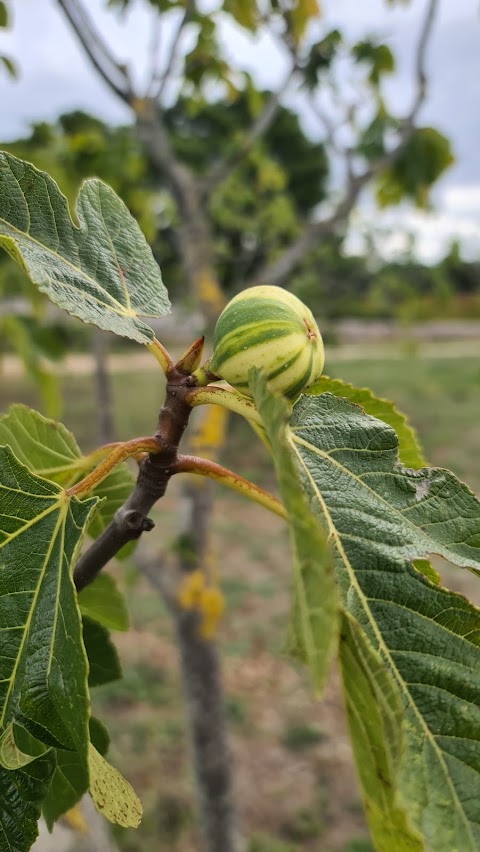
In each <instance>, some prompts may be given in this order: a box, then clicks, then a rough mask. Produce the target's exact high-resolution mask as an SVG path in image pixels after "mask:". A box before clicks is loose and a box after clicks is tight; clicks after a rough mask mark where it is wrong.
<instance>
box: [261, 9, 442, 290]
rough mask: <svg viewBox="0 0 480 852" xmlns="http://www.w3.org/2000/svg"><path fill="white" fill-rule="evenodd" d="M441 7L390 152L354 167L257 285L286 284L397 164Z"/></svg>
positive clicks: (429, 17) (430, 16)
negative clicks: (336, 195) (323, 212)
mask: <svg viewBox="0 0 480 852" xmlns="http://www.w3.org/2000/svg"><path fill="white" fill-rule="evenodd" d="M439 6H440V0H429V2H428V4H427V10H426V13H425V16H424V18H423V22H422V26H421V29H420V35H419V40H418V43H417V51H416V57H415V79H416V92H415V97H414V100H413V104H412V107H411V109H410V111H409V112H408V113H407V115H406V116H405V118H404V119H403V120H402V121H401V122H400V125H399V129H398V132H397V138H396V142H395V143H394V145H393V146H392V148H391V149H390V150H389V151H387V153H386V154H385V155H384V156H383V157H380V158H379V159H378V160H377V161H376V162H375V163H372V165H371V166H370V167H369V168H367V169H365V170H364V171H363V172H361V173H360V174H353V173H352V171H351V168H349V169H347V171H348V173H349V177H348V181H347V185H346V189H345V193H344V195H343V198H342V199H341V200H340V201H339V202H338V204H337V206H336V208H335V209H334V210H333V212H332V213H331V214H330V216H328V217H327V218H325V219H321V220H317V221H310V222H306V223H305V225H304V228H303V231H302V233H301V234H300V236H299V237H298V238H297V239H296V240H295V241H294V242H293V243H292V244H291V245H290V246H288V248H287V249H285V251H284V252H283V253H282V254H281V255H280V256H279V257H278V258H277V259H276V260H274V261H273V263H269V264H267V265H266V266H264V268H263V269H260V270H259V271H258V272H257V273H256V275H255V281H250V282H248V284H247V285H246V286H252V285H253V284H278V285H281V284H284V283H285V281H286V280H287V278H288V276H289V275H290V274H291V272H292V271H293V269H294V268H295V267H296V266H297V264H298V263H299V262H300V261H301V259H302V258H303V256H304V255H305V254H306V253H307V252H308V251H310V250H311V249H312V248H313V247H314V246H315V244H316V243H318V241H319V240H320V239H321V238H322V237H323V236H327V235H330V234H331V233H332V232H335V231H336V229H337V228H338V227H341V226H344V225H345V224H346V222H347V221H348V218H349V216H350V213H351V212H352V210H353V208H354V206H355V204H356V202H357V200H358V197H359V195H360V193H361V191H362V189H363V188H364V187H365V186H366V185H367V184H368V183H369V182H370V181H371V180H372V179H373V178H374V177H375V176H376V175H378V174H379V173H380V172H381V171H382V170H383V169H385V168H387V167H388V166H389V165H391V163H393V162H394V161H395V159H396V157H398V155H399V153H400V152H401V151H402V149H403V148H404V146H405V145H406V144H407V142H408V141H409V139H410V138H411V136H412V134H413V132H414V130H415V122H416V119H417V116H418V113H419V111H420V109H421V107H422V106H423V103H424V101H425V98H426V95H427V73H426V56H427V48H428V44H429V42H430V39H431V36H432V32H433V26H434V23H435V19H436V16H437V13H438V9H439Z"/></svg>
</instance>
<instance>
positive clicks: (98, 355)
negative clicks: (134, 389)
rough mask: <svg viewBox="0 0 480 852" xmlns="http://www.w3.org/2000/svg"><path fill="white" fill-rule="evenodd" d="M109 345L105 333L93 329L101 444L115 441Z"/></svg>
mask: <svg viewBox="0 0 480 852" xmlns="http://www.w3.org/2000/svg"><path fill="white" fill-rule="evenodd" d="M107 354H108V345H107V337H106V334H105V332H103V331H101V330H100V329H99V328H94V329H93V357H94V360H95V388H96V398H97V405H96V411H97V439H98V442H99V443H100V444H108V443H109V442H110V441H113V440H114V435H115V430H114V425H113V400H112V385H111V380H110V375H109V373H108V363H107Z"/></svg>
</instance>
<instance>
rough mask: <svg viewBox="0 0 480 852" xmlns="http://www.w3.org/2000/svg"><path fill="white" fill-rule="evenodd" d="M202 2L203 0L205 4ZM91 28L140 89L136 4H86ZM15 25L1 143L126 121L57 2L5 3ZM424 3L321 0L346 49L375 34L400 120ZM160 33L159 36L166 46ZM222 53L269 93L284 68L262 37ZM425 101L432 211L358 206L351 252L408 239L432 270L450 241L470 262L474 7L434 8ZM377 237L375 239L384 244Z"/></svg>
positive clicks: (469, 2) (2, 86) (476, 100)
mask: <svg viewBox="0 0 480 852" xmlns="http://www.w3.org/2000/svg"><path fill="white" fill-rule="evenodd" d="M206 2H211V0H206ZM84 4H85V6H86V8H87V9H88V11H89V12H90V14H91V15H92V16H93V18H94V20H95V22H96V24H97V25H98V27H99V28H100V29H102V30H103V31H104V32H105V33H106V32H108V40H109V43H110V44H111V45H112V47H113V48H114V50H115V53H116V55H117V56H119V57H120V58H122V59H125V60H127V61H128V62H129V64H130V66H131V67H132V69H135V76H136V79H137V81H138V82H141V81H142V80H144V79H145V70H146V57H147V56H148V45H149V41H150V37H151V26H150V17H149V15H148V12H147V11H146V9H145V7H143V5H142V3H141V2H140V0H139V2H137V3H136V4H134V10H133V11H132V13H131V14H129V15H128V16H127V17H126V18H124V19H120V18H118V17H117V16H113V15H112V14H111V13H107V12H106V11H105V9H104V6H105V4H104V3H103V2H102V0H84ZM11 6H12V7H13V19H14V20H13V27H12V28H11V30H10V31H9V32H3V33H2V32H0V54H1V53H6V54H8V55H9V56H11V57H12V58H13V59H15V61H16V62H17V65H18V68H19V79H18V80H17V81H10V80H8V79H6V77H5V75H4V74H1V76H0V103H1V111H0V138H3V139H4V140H9V139H13V138H15V137H18V136H20V135H22V134H25V133H26V132H28V128H29V125H30V124H31V122H33V121H39V120H53V119H55V117H56V116H57V115H59V114H60V113H61V112H66V111H69V110H72V109H77V108H78V109H84V110H87V111H89V112H92V113H95V114H98V115H100V116H101V117H102V118H103V119H104V120H107V121H111V122H126V121H128V120H129V111H128V109H127V108H126V107H125V106H124V105H123V104H122V103H121V102H120V101H119V100H118V99H116V98H115V96H114V95H113V94H112V93H111V92H110V91H109V90H108V89H107V87H106V86H105V84H104V83H103V82H102V81H101V80H100V79H99V78H98V77H97V75H96V74H95V72H94V71H93V70H92V69H91V68H90V66H89V64H88V62H87V60H86V59H85V58H84V56H83V54H82V52H81V50H80V48H79V46H78V45H77V43H76V41H75V39H74V37H73V35H72V33H71V31H70V30H69V28H68V25H67V24H66V22H65V20H64V19H63V17H62V16H61V14H60V12H59V11H58V8H57V3H56V2H55V0H11ZM425 6H426V0H410V3H402V2H401V0H397V3H395V4H394V5H393V8H392V7H390V6H388V4H387V3H386V2H385V0H322V8H323V20H322V21H321V22H320V26H321V27H322V28H323V27H328V28H331V27H333V26H336V25H338V26H339V27H341V28H342V30H343V31H344V32H346V34H347V35H348V36H350V37H351V38H352V39H358V38H360V37H363V36H366V35H371V34H376V35H379V36H380V37H381V38H382V39H385V40H386V41H387V42H388V43H389V44H391V46H392V48H393V50H394V53H395V56H396V59H397V72H396V73H395V75H394V76H393V77H392V78H391V79H390V80H389V83H388V85H387V87H386V93H387V97H388V102H389V104H391V105H392V106H393V107H394V108H396V109H398V110H399V111H402V110H408V105H409V103H410V99H411V96H412V73H411V72H412V61H413V55H414V49H415V43H416V34H417V32H418V27H419V22H420V19H421V16H422V13H423V11H424V9H425ZM168 39H169V33H168V32H166V33H165V34H164V44H165V48H166V45H167V44H168ZM222 41H223V44H224V48H225V50H226V52H227V54H228V55H229V57H230V58H231V60H232V62H233V63H235V64H238V66H241V67H247V68H248V69H249V70H250V71H251V72H252V74H253V75H254V77H255V79H256V80H257V81H258V84H259V85H262V86H265V87H274V86H276V85H277V84H278V81H279V79H282V76H283V74H284V73H285V67H286V66H285V59H284V57H283V56H282V55H281V53H280V52H279V50H278V48H277V47H276V46H275V45H274V44H273V43H272V42H271V41H270V40H269V39H266V38H251V37H249V36H247V35H245V34H243V33H239V32H238V31H234V30H233V29H232V28H229V27H224V29H223V31H222ZM427 69H428V76H429V81H430V82H429V97H428V101H427V103H426V104H425V106H424V108H423V110H422V113H421V116H420V120H421V122H422V123H424V124H432V125H433V126H435V127H437V128H438V129H439V130H441V131H442V132H444V133H445V134H446V135H447V136H448V137H449V138H450V140H451V142H452V146H453V150H454V154H455V158H456V162H455V165H454V166H453V167H452V168H451V169H449V171H448V172H447V173H446V175H445V176H444V177H443V178H442V179H441V181H439V183H438V185H437V187H436V189H435V192H434V195H433V204H434V211H433V212H431V213H429V214H428V215H427V214H425V213H420V212H418V211H414V210H412V209H411V208H409V207H402V208H401V209H395V210H392V211H389V212H386V213H384V214H381V215H379V214H378V212H377V211H376V210H375V209H374V208H373V205H372V204H371V203H370V202H369V199H368V198H365V199H364V200H363V203H362V204H361V205H360V208H359V209H358V210H357V212H356V214H355V216H354V218H353V225H354V227H353V229H352V234H353V237H352V240H351V245H352V247H353V248H355V247H356V246H357V245H359V235H360V234H361V232H362V229H363V228H371V227H372V226H373V225H374V226H375V227H376V228H378V229H379V231H380V233H381V238H380V244H381V246H382V251H383V252H384V254H386V255H389V254H392V253H393V254H395V253H397V252H401V251H402V250H403V249H404V248H405V247H406V245H407V243H408V239H409V234H410V233H414V234H415V237H416V246H417V253H418V254H419V256H420V257H421V258H422V259H423V260H425V261H427V262H432V261H435V260H436V259H437V258H438V257H439V256H441V255H442V253H444V252H445V250H446V247H447V245H448V243H449V241H450V240H451V239H452V237H456V238H458V239H459V240H460V242H461V244H462V248H463V252H464V254H465V255H466V256H467V257H469V258H472V259H473V258H475V259H478V258H479V257H480V156H479V152H478V151H479V147H480V145H479V142H480V4H479V0H441V11H440V15H439V17H438V20H437V23H436V27H435V31H434V34H433V38H432V40H431V43H430V49H429V53H428V62H427ZM302 120H303V122H304V125H305V129H306V131H307V132H308V133H309V134H310V135H315V134H316V133H318V127H317V126H316V125H315V122H314V121H313V120H312V119H311V118H309V117H308V116H307V114H306V113H303V114H302ZM384 230H385V234H384Z"/></svg>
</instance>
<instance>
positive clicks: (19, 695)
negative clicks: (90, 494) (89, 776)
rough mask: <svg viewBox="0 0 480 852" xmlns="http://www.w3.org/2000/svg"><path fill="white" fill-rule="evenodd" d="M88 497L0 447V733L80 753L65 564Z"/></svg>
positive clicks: (74, 611)
mask: <svg viewBox="0 0 480 852" xmlns="http://www.w3.org/2000/svg"><path fill="white" fill-rule="evenodd" d="M95 503H96V500H95V499H88V500H84V501H82V502H80V501H79V500H78V499H77V498H71V499H69V498H67V497H66V495H65V492H64V491H63V490H62V489H61V488H60V487H59V486H57V485H55V484H54V483H51V482H48V481H47V480H44V479H41V478H40V477H38V476H34V475H33V474H31V473H30V471H28V470H27V468H25V467H24V466H23V465H22V464H20V462H19V461H18V460H17V459H16V458H15V456H14V455H13V453H12V451H11V449H10V448H9V447H0V606H1V612H2V619H1V628H0V731H2V730H4V729H5V728H7V727H8V725H9V723H10V722H11V721H19V722H21V723H22V724H24V725H25V727H26V728H27V729H29V730H30V731H31V733H32V734H34V735H35V736H36V737H37V738H38V739H39V740H40V741H41V742H44V743H45V744H46V745H54V746H63V747H64V748H67V749H75V750H77V751H79V753H80V754H81V755H83V759H84V761H86V757H87V743H88V715H89V702H88V693H87V660H86V656H85V651H84V649H83V644H82V634H81V622H80V613H79V610H78V606H77V603H76V594H75V589H74V586H73V581H72V575H71V564H72V562H74V560H75V556H76V553H77V552H78V548H79V545H80V542H81V539H82V536H83V531H84V529H85V527H86V525H87V523H88V520H89V516H90V514H91V511H92V509H93V507H94V506H95Z"/></svg>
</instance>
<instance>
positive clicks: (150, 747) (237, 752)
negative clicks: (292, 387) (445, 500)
mask: <svg viewBox="0 0 480 852" xmlns="http://www.w3.org/2000/svg"><path fill="white" fill-rule="evenodd" d="M437 356H438V353H437ZM329 373H330V375H333V376H335V377H337V378H343V379H345V380H347V381H350V382H352V383H354V384H357V385H361V386H365V385H367V386H369V387H371V388H372V389H373V390H374V391H375V392H376V393H378V394H380V395H382V396H387V397H389V398H390V399H392V400H394V401H395V402H396V403H397V406H398V407H399V408H401V409H403V410H404V411H405V412H406V413H407V414H408V415H409V417H410V420H411V422H412V423H413V424H414V425H415V427H416V428H417V430H418V433H419V436H420V439H421V442H422V444H423V446H424V449H425V453H426V456H427V458H428V460H429V462H430V463H431V464H434V465H438V466H446V467H450V468H451V469H452V470H454V472H455V473H456V474H457V475H459V476H460V477H461V478H465V479H466V480H467V481H468V483H469V484H470V485H471V487H472V488H474V489H477V491H480V452H479V450H480V423H479V414H480V404H479V400H480V363H479V361H478V359H477V358H475V357H464V358H452V359H448V358H441V357H435V358H431V359H418V358H416V357H408V356H404V357H402V358H395V359H394V360H387V359H385V358H380V357H379V358H378V359H371V358H368V359H362V357H361V351H359V355H358V357H354V358H352V359H350V360H344V359H338V360H335V359H334V358H332V359H331V360H330V362H329ZM152 385H153V388H152ZM92 387H93V386H92V381H91V379H90V378H89V377H88V376H77V377H75V376H71V377H69V378H68V380H67V379H65V380H64V391H65V412H64V417H63V419H64V422H65V423H66V424H67V425H68V426H69V427H70V428H72V430H73V431H74V432H75V434H76V436H77V438H78V440H79V442H80V444H81V445H82V446H83V447H84V448H90V447H91V446H92V445H93V444H94V424H95V411H94V402H93V389H92ZM159 394H161V380H160V378H158V379H157V378H156V374H155V373H146V374H145V373H144V374H143V375H141V374H140V375H133V374H131V373H129V374H128V375H121V374H118V375H115V376H114V397H115V417H116V426H117V432H118V437H119V438H125V439H126V438H128V437H134V436H135V435H140V434H148V433H151V432H152V430H153V428H154V424H155V422H156V413H157V408H158V396H159ZM13 400H16V401H23V402H27V403H30V404H32V403H33V404H34V393H32V390H31V389H29V388H28V387H27V386H26V385H25V384H24V383H23V382H19V381H18V380H14V381H13V380H9V379H8V378H7V377H5V378H3V379H0V410H5V408H6V407H7V405H8V404H9V402H11V401H13ZM225 460H226V463H228V464H229V466H232V467H233V466H236V467H237V468H238V469H239V470H240V471H242V472H244V473H246V475H250V476H252V477H255V478H256V480H257V481H263V482H267V483H270V482H271V473H270V468H269V464H268V460H267V459H266V456H265V452H264V450H263V447H262V446H261V445H260V444H257V443H256V442H255V440H254V439H253V437H252V433H251V432H250V430H249V429H248V427H246V426H245V425H244V424H243V423H242V422H241V421H239V422H237V423H235V422H232V424H231V427H230V443H229V446H228V447H227V449H226V451H225ZM172 486H173V487H172V488H171V489H170V491H169V493H168V494H167V497H166V498H165V500H164V501H163V503H162V505H161V506H159V507H157V509H156V519H157V525H158V527H159V530H160V534H159V535H156V534H155V532H154V533H152V535H151V536H150V537H149V540H148V547H149V549H150V551H151V552H153V548H155V547H160V546H161V547H162V556H163V557H165V554H166V558H167V559H168V558H169V541H173V538H174V534H175V511H176V505H177V504H176V493H177V492H178V483H176V482H174V483H172ZM223 496H224V499H222V500H221V501H220V500H218V501H217V503H216V508H215V513H214V518H213V531H214V536H213V538H214V551H215V553H216V559H217V563H218V569H219V575H220V577H221V584H222V588H223V592H224V595H225V598H226V601H227V614H226V617H225V619H224V622H223V625H222V628H221V631H220V636H219V640H220V645H221V651H222V657H223V667H224V679H225V688H226V700H227V712H228V718H229V722H230V730H231V741H232V752H233V760H234V765H235V776H236V784H237V798H238V802H239V808H240V815H241V824H242V826H243V827H244V828H245V830H246V831H247V833H248V835H249V837H250V846H249V852H297V850H299V852H307V850H308V852H313V850H315V852H368V850H371V848H372V847H371V846H370V844H369V841H368V833H367V831H366V829H365V824H364V820H363V816H362V810H361V803H360V800H359V795H358V790H357V786H356V781H355V776H354V770H353V765H352V760H351V754H350V748H349V744H348V737H347V734H346V728H345V723H344V719H343V709H342V701H341V696H340V690H339V685H338V681H337V677H336V674H335V672H334V673H333V676H332V679H331V682H330V684H329V686H328V689H327V692H326V695H325V698H324V699H323V700H322V702H321V703H316V702H315V701H314V700H313V698H312V695H311V691H310V688H309V684H308V682H307V680H306V678H305V676H304V674H303V672H302V671H301V670H300V669H297V668H296V667H292V665H291V664H290V663H289V662H288V661H286V660H285V658H284V656H283V642H284V637H285V625H286V621H287V618H288V600H289V594H288V589H289V558H288V542H287V537H286V534H285V530H284V527H283V524H282V522H281V521H280V520H279V519H277V518H276V517H274V516H270V515H269V514H267V513H262V512H261V511H260V510H259V509H258V508H257V507H255V506H251V505H250V504H247V503H245V502H244V501H242V500H241V498H238V497H236V496H232V495H231V494H226V495H223ZM156 532H158V530H157V531H156ZM155 542H156V544H155ZM113 571H114V573H115V574H116V576H117V577H118V578H119V580H120V581H121V583H122V584H123V585H124V587H126V588H127V589H128V597H129V602H130V608H131V621H132V627H131V630H130V632H129V633H128V634H120V635H119V636H118V637H117V638H118V641H117V645H118V648H119V652H120V655H121V658H122V662H123V666H124V672H125V679H124V681H122V682H121V683H119V684H111V685H108V686H107V687H103V688H100V689H99V690H97V697H96V699H95V708H96V712H97V713H98V715H99V716H100V718H103V719H104V720H105V721H106V722H108V726H109V728H110V730H111V734H112V748H111V756H112V760H113V761H114V762H115V763H116V764H117V765H118V766H119V768H121V769H123V771H124V772H125V774H126V775H127V777H128V778H129V780H130V781H131V783H133V785H134V786H135V788H136V789H137V790H138V792H139V793H140V795H141V796H142V799H143V802H144V806H145V818H144V821H143V824H142V827H141V828H140V829H139V830H138V831H137V832H133V831H120V832H118V833H117V837H118V840H119V843H120V845H121V848H122V849H123V850H125V852H157V850H176V852H196V850H198V848H199V839H198V834H197V832H196V828H195V818H194V796H193V792H192V781H191V777H190V772H189V762H188V748H187V743H186V738H185V731H184V724H183V710H182V706H181V697H180V685H179V680H178V668H177V661H176V653H175V648H174V645H173V643H172V639H171V634H170V624H169V620H168V617H167V615H166V613H165V610H164V607H163V604H162V602H161V600H160V599H159V597H158V596H157V595H156V594H152V587H151V586H150V585H149V583H148V581H147V580H146V579H145V578H143V577H141V576H139V575H138V573H137V571H136V569H135V565H134V560H132V561H131V562H130V563H127V564H123V565H121V566H119V565H117V566H115V567H114V568H113ZM447 576H448V578H449V583H448V584H449V585H452V586H454V587H456V588H458V589H459V590H462V591H464V592H466V593H467V594H469V595H472V597H473V598H476V599H477V601H479V602H480V598H479V591H480V584H478V588H479V591H477V589H476V586H475V582H476V581H475V578H472V577H471V576H470V575H468V574H467V572H458V571H457V572H456V574H455V576H454V577H453V578H452V574H451V573H448V575H447Z"/></svg>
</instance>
